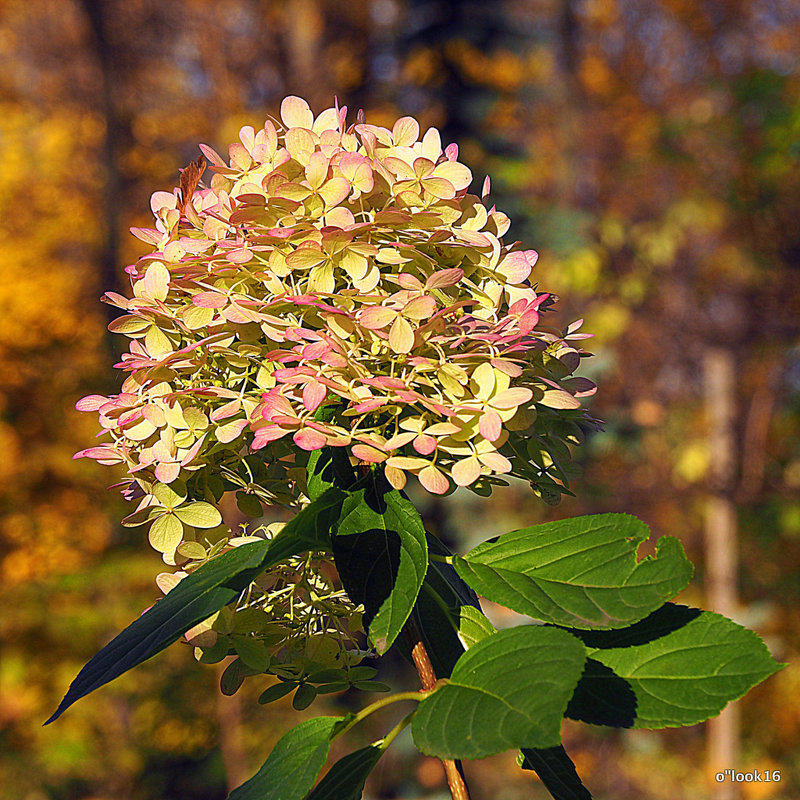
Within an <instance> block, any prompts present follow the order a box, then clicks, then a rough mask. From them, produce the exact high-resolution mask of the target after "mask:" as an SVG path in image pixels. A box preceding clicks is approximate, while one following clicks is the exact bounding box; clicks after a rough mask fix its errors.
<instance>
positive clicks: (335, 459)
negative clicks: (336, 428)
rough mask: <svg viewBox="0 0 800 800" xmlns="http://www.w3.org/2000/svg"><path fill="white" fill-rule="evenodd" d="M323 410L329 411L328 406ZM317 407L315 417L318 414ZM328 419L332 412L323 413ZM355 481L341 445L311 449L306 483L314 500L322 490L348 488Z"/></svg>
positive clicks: (309, 494)
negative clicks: (333, 487)
mask: <svg viewBox="0 0 800 800" xmlns="http://www.w3.org/2000/svg"><path fill="white" fill-rule="evenodd" d="M324 408H325V411H326V412H330V407H329V406H325V407H324ZM320 411H322V409H319V410H318V411H317V414H315V419H316V418H318V417H319V416H320ZM323 416H327V417H328V418H329V419H330V418H332V412H330V413H328V414H325V415H323ZM355 482H356V474H355V472H354V471H353V467H352V466H351V465H350V458H349V456H348V455H347V453H346V452H344V450H343V448H341V447H323V448H322V449H321V450H313V451H312V452H311V453H310V455H309V457H308V464H307V466H306V485H307V487H308V496H309V498H310V499H311V500H316V499H317V498H318V497H320V496H321V495H322V494H323V493H324V492H326V491H327V490H328V489H330V488H331V487H332V486H335V487H336V488H338V489H349V488H351V487H352V486H353V484H354V483H355Z"/></svg>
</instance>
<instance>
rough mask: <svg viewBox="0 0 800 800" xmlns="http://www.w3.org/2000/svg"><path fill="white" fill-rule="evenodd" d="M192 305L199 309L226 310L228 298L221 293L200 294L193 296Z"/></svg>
mask: <svg viewBox="0 0 800 800" xmlns="http://www.w3.org/2000/svg"><path fill="white" fill-rule="evenodd" d="M192 303H193V304H194V305H196V306H198V307H199V308H224V307H225V306H226V305H228V298H227V297H226V296H225V295H224V294H220V293H219V292H198V293H197V294H196V295H193V296H192Z"/></svg>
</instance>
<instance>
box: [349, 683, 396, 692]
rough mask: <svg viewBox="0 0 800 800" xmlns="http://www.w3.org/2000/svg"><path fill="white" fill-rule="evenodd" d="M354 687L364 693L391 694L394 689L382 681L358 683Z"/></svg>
mask: <svg viewBox="0 0 800 800" xmlns="http://www.w3.org/2000/svg"><path fill="white" fill-rule="evenodd" d="M353 686H355V688H356V689H358V690H359V691H362V692H391V691H392V687H391V686H389V684H388V683H381V682H380V681H356V682H355V683H354V684H353Z"/></svg>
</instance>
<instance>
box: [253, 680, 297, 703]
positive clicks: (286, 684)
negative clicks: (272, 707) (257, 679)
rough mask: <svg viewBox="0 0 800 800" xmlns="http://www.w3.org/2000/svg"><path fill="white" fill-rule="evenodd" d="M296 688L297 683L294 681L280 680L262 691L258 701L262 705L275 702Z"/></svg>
mask: <svg viewBox="0 0 800 800" xmlns="http://www.w3.org/2000/svg"><path fill="white" fill-rule="evenodd" d="M296 688H297V684H296V683H295V682H294V681H278V682H277V683H273V684H272V686H268V687H267V688H266V689H264V691H263V692H261V694H260V695H259V698H258V702H259V703H260V704H261V705H266V704H267V703H274V702H275V701H276V700H280V699H281V697H286V695H287V694H289V693H290V692H293V691H294V690H295V689H296Z"/></svg>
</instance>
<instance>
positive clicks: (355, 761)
mask: <svg viewBox="0 0 800 800" xmlns="http://www.w3.org/2000/svg"><path fill="white" fill-rule="evenodd" d="M383 753H384V750H383V748H381V747H378V746H377V745H374V744H371V745H369V746H368V747H362V748H361V749H360V750H356V751H355V752H353V753H350V754H348V755H346V756H345V757H344V758H340V759H339V760H338V761H337V762H336V763H335V764H334V765H333V766H332V767H331V768H330V770H329V771H328V774H327V775H326V776H325V777H324V778H323V779H322V780H321V781H320V782H319V783H318V784H317V785H316V786H315V787H314V789H313V791H312V792H311V794H309V795H308V796H307V797H306V799H305V800H361V796H362V794H363V793H364V784H365V783H366V781H367V777H368V776H369V774H370V772H372V770H373V769H374V768H375V765H376V764H377V763H378V761H379V760H380V757H381V756H382V755H383Z"/></svg>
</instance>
